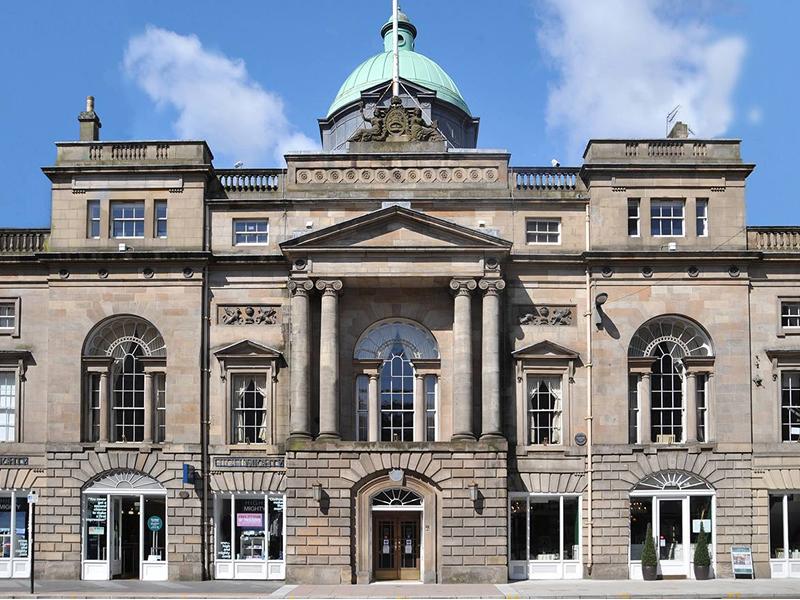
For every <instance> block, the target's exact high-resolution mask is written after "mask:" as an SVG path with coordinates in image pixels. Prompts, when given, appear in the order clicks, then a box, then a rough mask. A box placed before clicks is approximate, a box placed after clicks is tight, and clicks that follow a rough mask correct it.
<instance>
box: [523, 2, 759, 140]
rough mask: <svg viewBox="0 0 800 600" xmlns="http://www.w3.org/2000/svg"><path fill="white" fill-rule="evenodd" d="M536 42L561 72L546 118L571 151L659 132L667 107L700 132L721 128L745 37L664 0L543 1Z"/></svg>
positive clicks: (728, 111)
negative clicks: (677, 12)
mask: <svg viewBox="0 0 800 600" xmlns="http://www.w3.org/2000/svg"><path fill="white" fill-rule="evenodd" d="M545 7H546V9H545V10H544V11H543V12H542V14H541V24H540V25H541V28H540V30H539V35H538V40H539V45H540V47H541V48H542V50H543V51H544V54H545V56H546V57H547V58H548V59H550V60H551V61H552V63H553V65H552V66H553V67H554V68H555V69H556V70H557V72H558V79H557V81H556V82H555V83H554V84H553V85H552V86H551V87H550V89H549V95H548V102H547V125H548V128H550V129H551V130H553V131H555V132H558V133H562V134H565V135H566V142H567V144H568V150H569V152H570V153H578V152H580V151H582V150H583V146H584V144H585V143H586V141H587V140H588V139H589V138H591V137H629V136H630V137H648V136H654V137H656V136H657V137H661V136H663V135H664V134H665V123H664V119H665V117H666V115H667V113H668V112H669V111H670V110H672V108H673V107H674V106H676V105H678V104H680V105H681V109H680V112H679V114H678V119H680V120H682V121H684V122H686V123H688V124H689V126H690V127H691V128H692V130H693V131H694V132H695V133H696V134H697V135H698V136H702V137H714V136H718V135H720V134H722V133H724V132H725V131H726V130H727V128H728V126H729V125H730V123H731V120H732V119H733V114H734V110H733V97H732V96H733V91H734V88H735V86H736V83H737V81H738V79H739V73H740V71H741V67H742V62H743V58H744V55H745V50H746V44H745V42H744V40H743V39H742V38H741V37H738V36H734V35H720V34H718V33H716V32H714V31H712V30H710V29H708V28H707V27H704V26H702V25H700V24H699V22H694V21H692V20H691V19H690V18H687V17H686V16H685V15H683V16H681V17H674V16H670V15H669V9H670V5H669V4H668V3H667V2H666V0H604V1H603V2H597V1H593V2H586V1H584V0H546V3H545Z"/></svg>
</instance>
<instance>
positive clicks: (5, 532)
mask: <svg viewBox="0 0 800 600" xmlns="http://www.w3.org/2000/svg"><path fill="white" fill-rule="evenodd" d="M0 558H11V494H9V495H8V496H5V495H4V496H0Z"/></svg>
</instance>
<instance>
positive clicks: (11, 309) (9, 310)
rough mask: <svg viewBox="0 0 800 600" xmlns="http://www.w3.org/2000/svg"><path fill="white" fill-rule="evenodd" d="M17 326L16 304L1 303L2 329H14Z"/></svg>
mask: <svg viewBox="0 0 800 600" xmlns="http://www.w3.org/2000/svg"><path fill="white" fill-rule="evenodd" d="M15 327H16V304H15V303H13V302H3V303H2V304H0V329H14V328H15Z"/></svg>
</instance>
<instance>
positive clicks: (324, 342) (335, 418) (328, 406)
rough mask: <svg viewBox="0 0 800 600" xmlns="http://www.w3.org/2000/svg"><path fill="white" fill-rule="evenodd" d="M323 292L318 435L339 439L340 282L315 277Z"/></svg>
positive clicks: (318, 287) (317, 285) (324, 437)
mask: <svg viewBox="0 0 800 600" xmlns="http://www.w3.org/2000/svg"><path fill="white" fill-rule="evenodd" d="M316 288H317V289H318V290H319V291H321V292H322V302H321V314H320V332H319V337H320V347H319V437H320V438H322V439H335V440H338V439H341V437H342V436H341V434H340V433H339V292H340V291H341V290H342V282H341V281H339V280H338V279H334V280H327V281H326V280H318V281H317V283H316Z"/></svg>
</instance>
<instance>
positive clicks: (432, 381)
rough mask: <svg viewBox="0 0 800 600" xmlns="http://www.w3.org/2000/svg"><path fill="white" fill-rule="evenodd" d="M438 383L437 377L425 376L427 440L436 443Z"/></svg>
mask: <svg viewBox="0 0 800 600" xmlns="http://www.w3.org/2000/svg"><path fill="white" fill-rule="evenodd" d="M437 387H438V381H437V377H436V375H426V376H425V440H426V441H428V442H435V441H436V405H437V398H436V396H437Z"/></svg>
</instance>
